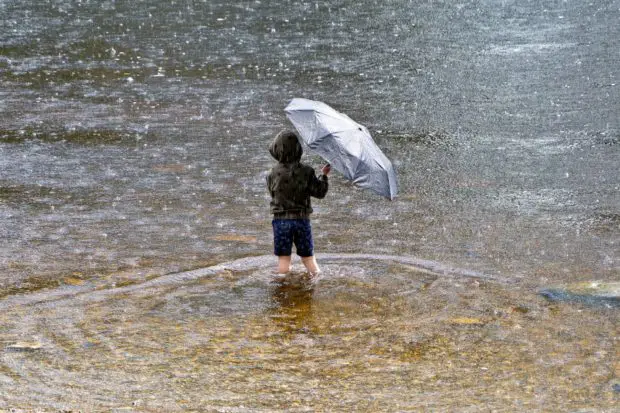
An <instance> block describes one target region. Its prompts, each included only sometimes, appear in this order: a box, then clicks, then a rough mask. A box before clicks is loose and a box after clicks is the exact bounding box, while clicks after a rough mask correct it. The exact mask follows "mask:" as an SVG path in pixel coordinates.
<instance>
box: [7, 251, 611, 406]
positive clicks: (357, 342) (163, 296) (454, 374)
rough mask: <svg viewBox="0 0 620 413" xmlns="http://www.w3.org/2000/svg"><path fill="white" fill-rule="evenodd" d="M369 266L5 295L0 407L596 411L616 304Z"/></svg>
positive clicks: (605, 381)
mask: <svg viewBox="0 0 620 413" xmlns="http://www.w3.org/2000/svg"><path fill="white" fill-rule="evenodd" d="M376 258H377V259H371V258H369V257H368V256H363V255H360V256H358V257H355V256H354V255H349V256H343V257H340V256H337V255H333V256H326V257H322V262H323V263H324V268H325V271H324V278H323V279H322V280H320V281H319V282H318V284H315V285H311V284H308V282H307V281H306V280H305V279H304V277H305V274H304V273H303V271H300V268H297V267H296V268H295V271H294V273H293V274H292V275H290V276H289V277H288V278H287V279H286V280H285V281H278V282H274V281H273V278H272V272H271V270H269V268H268V267H269V264H270V263H269V261H270V259H271V257H268V256H266V257H262V258H261V259H254V260H247V259H246V260H240V261H239V262H231V263H227V264H220V265H218V266H214V267H209V268H206V269H203V270H197V271H194V272H191V273H184V274H179V275H171V276H167V277H161V278H159V279H157V280H154V281H153V282H151V283H147V285H144V286H141V287H138V286H132V287H124V288H117V289H108V290H94V291H93V290H89V291H81V292H77V291H65V294H66V295H65V296H64V297H56V298H54V299H51V298H50V297H49V295H48V296H47V297H46V296H45V295H43V294H41V295H40V297H38V298H37V299H35V300H30V302H25V301H24V298H21V302H20V304H19V305H8V306H3V307H4V308H3V315H2V324H3V326H4V327H3V334H2V340H3V342H4V343H5V349H4V352H3V353H1V358H0V372H1V373H2V376H1V377H3V382H2V385H3V390H4V392H3V394H4V396H3V397H4V398H5V401H7V405H6V406H14V405H18V406H28V407H32V408H41V407H42V408H53V409H82V410H89V411H90V410H101V409H106V410H107V409H116V410H117V411H122V410H126V409H128V410H131V411H163V410H165V411H188V410H192V411H193V410H199V411H274V410H285V411H317V410H319V411H351V410H356V411H360V410H368V411H401V410H405V411H412V410H429V409H430V410H442V411H450V410H454V409H455V408H458V409H465V410H466V411H479V410H483V411H486V410H489V409H491V410H500V411H514V410H522V409H523V410H528V411H546V410H548V408H549V406H553V407H552V409H553V410H554V411H575V409H582V408H587V409H590V410H589V411H612V410H611V409H612V408H613V406H615V404H616V402H617V395H616V394H614V390H613V386H614V385H617V381H614V377H615V376H614V375H615V373H617V372H616V371H614V368H615V367H614V363H617V342H616V341H617V338H616V337H613V336H611V335H610V332H611V331H614V329H617V321H613V320H614V317H617V313H616V311H617V310H615V309H611V308H609V309H600V311H596V312H594V311H591V309H590V308H588V307H583V306H577V307H576V306H574V305H568V304H562V303H552V302H548V301H547V300H545V299H544V298H542V297H541V296H540V295H537V294H535V293H532V292H531V291H529V290H528V289H522V288H520V287H519V286H515V285H514V283H513V282H507V281H506V280H503V281H502V280H497V279H496V280H488V279H486V278H485V277H481V276H480V275H482V274H480V275H476V274H473V275H472V276H464V275H463V274H461V273H460V270H458V269H454V270H453V271H452V272H451V273H448V272H447V271H446V272H443V273H440V272H433V271H429V270H424V271H422V270H421V269H422V267H420V266H417V265H411V264H408V262H410V260H409V259H407V258H406V257H404V258H402V260H401V259H399V257H389V258H382V257H381V256H378V257H376ZM9 300H11V299H9ZM12 300H14V301H15V302H19V300H20V297H14V298H12ZM15 302H14V303H13V304H15ZM5 304H6V303H5ZM9 304H10V301H9ZM34 315H36V316H34ZM616 367H617V366H616Z"/></svg>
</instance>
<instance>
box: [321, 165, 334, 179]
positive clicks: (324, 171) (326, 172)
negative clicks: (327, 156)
mask: <svg viewBox="0 0 620 413" xmlns="http://www.w3.org/2000/svg"><path fill="white" fill-rule="evenodd" d="M331 170H332V166H331V165H330V164H327V165H325V166H324V167H323V168H322V169H321V173H322V174H323V175H325V176H327V175H329V172H330V171H331Z"/></svg>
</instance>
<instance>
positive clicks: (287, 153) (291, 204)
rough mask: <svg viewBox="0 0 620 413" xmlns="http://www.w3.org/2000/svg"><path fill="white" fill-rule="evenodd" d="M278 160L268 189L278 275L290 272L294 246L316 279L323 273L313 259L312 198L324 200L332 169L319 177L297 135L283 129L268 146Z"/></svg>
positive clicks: (268, 180) (270, 176)
mask: <svg viewBox="0 0 620 413" xmlns="http://www.w3.org/2000/svg"><path fill="white" fill-rule="evenodd" d="M269 152H270V153H271V156H273V157H274V158H275V159H276V160H277V161H278V163H277V165H275V166H274V167H273V168H272V169H271V172H270V173H269V176H268V177H267V188H269V193H270V194H271V212H272V213H273V221H272V226H273V245H274V254H275V255H277V256H278V273H279V274H286V273H287V272H289V271H290V270H291V252H292V244H293V243H294V244H295V248H296V249H297V255H299V256H300V257H301V261H302V262H303V264H304V266H305V267H306V269H307V270H308V272H309V273H310V277H311V278H313V279H314V278H316V277H317V276H318V273H319V271H320V269H319V266H318V264H317V262H316V258H315V257H314V244H313V241H312V228H311V225H310V214H311V213H312V207H311V205H310V197H311V196H313V197H315V198H323V197H325V194H326V193H327V188H328V184H327V175H328V174H329V172H330V169H331V168H330V166H329V165H325V166H324V167H323V169H322V170H321V172H322V173H323V174H322V175H321V176H319V177H318V178H317V177H316V175H315V174H314V169H313V168H312V167H311V166H308V165H305V164H302V163H301V162H300V160H301V154H302V152H303V149H302V147H301V144H300V143H299V140H298V139H297V135H295V133H294V132H291V131H288V130H284V131H282V132H280V133H278V134H277V135H276V137H275V139H274V140H273V142H272V143H271V146H270V147H269Z"/></svg>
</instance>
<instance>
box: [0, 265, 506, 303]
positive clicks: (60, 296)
mask: <svg viewBox="0 0 620 413" xmlns="http://www.w3.org/2000/svg"><path fill="white" fill-rule="evenodd" d="M317 259H318V260H319V261H321V260H323V261H347V260H367V261H392V262H396V263H401V264H407V265H411V266H413V267H416V268H419V269H420V270H423V271H427V272H431V273H433V274H436V275H438V276H457V277H468V278H477V279H482V280H485V281H492V282H498V283H502V284H510V283H515V282H516V281H514V280H509V279H506V278H502V277H497V276H492V275H488V274H483V273H480V272H476V271H471V270H467V269H462V268H457V267H452V266H449V265H445V264H441V263H439V262H436V261H429V260H423V259H419V258H415V257H408V256H400V255H375V254H339V253H324V254H317ZM275 266H276V257H275V256H273V255H258V256H250V257H244V258H239V259H236V260H233V261H228V262H224V263H220V264H216V265H213V266H210V267H205V268H199V269H196V270H191V271H183V272H179V273H172V274H167V275H163V276H161V277H158V278H155V279H152V280H149V281H146V282H143V283H141V284H134V285H129V286H126V287H119V288H111V289H105V290H93V289H92V288H91V287H88V286H84V287H61V288H60V289H57V290H52V291H45V292H37V293H32V294H25V295H16V296H12V297H8V298H6V299H4V300H3V301H0V310H3V309H7V308H10V307H13V306H17V305H32V304H41V305H46V304H47V305H50V306H53V305H55V304H57V303H58V302H59V301H63V300H68V299H74V300H78V301H88V302H96V301H101V300H103V299H105V298H107V297H109V296H113V295H121V294H128V293H132V292H135V291H145V290H148V289H150V288H155V287H163V286H167V285H175V284H183V283H186V282H191V281H195V280H198V279H200V278H204V277H208V276H211V275H214V274H217V273H218V272H221V271H225V270H231V271H247V270H251V269H259V268H268V267H274V268H275Z"/></svg>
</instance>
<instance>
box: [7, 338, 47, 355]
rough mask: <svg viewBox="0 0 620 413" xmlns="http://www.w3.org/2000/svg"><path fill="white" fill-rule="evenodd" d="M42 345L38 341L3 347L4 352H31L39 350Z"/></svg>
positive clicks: (20, 342) (21, 342) (19, 342)
mask: <svg viewBox="0 0 620 413" xmlns="http://www.w3.org/2000/svg"><path fill="white" fill-rule="evenodd" d="M42 348H43V345H42V344H41V343H39V342H38V341H18V342H16V343H13V344H9V345H8V346H6V347H5V350H6V351H15V352H33V351H37V350H41V349H42Z"/></svg>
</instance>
